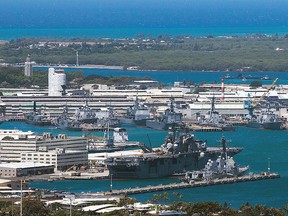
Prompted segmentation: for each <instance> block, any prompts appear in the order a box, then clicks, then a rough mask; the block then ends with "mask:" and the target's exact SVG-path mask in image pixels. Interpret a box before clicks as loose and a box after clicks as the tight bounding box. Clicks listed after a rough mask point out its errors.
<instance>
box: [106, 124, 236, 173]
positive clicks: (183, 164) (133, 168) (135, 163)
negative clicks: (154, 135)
mask: <svg viewBox="0 0 288 216" xmlns="http://www.w3.org/2000/svg"><path fill="white" fill-rule="evenodd" d="M241 150H242V148H236V147H234V148H227V155H229V156H233V155H235V154H237V153H239V152H240V151H241ZM143 151H144V153H143V154H142V155H141V156H133V155H131V156H125V157H123V156H121V157H110V158H107V159H106V160H105V164H106V165H107V167H108V169H109V172H110V174H111V175H113V178H141V179H143V178H159V177H167V176H172V175H175V174H180V173H181V174H184V173H185V172H186V171H189V170H201V169H203V168H204V167H205V165H206V163H207V161H208V160H209V159H211V160H216V159H217V158H218V156H219V155H221V153H222V147H207V143H206V141H202V140H197V139H196V138H195V137H194V135H193V134H189V133H188V132H187V129H185V127H184V126H179V125H178V126H177V127H172V128H171V129H170V130H169V132H168V136H167V137H166V139H165V142H164V144H163V145H161V148H160V149H158V150H154V149H151V148H148V147H146V148H143Z"/></svg>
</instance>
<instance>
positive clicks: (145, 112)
mask: <svg viewBox="0 0 288 216" xmlns="http://www.w3.org/2000/svg"><path fill="white" fill-rule="evenodd" d="M150 119H152V117H151V114H150V111H149V109H148V108H147V107H146V106H145V105H144V104H143V103H142V102H140V101H139V99H138V97H136V100H135V101H134V105H133V106H131V107H129V108H128V109H127V113H126V116H124V117H123V118H120V123H121V124H127V125H137V126H146V121H147V120H150Z"/></svg>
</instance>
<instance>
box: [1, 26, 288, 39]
mask: <svg viewBox="0 0 288 216" xmlns="http://www.w3.org/2000/svg"><path fill="white" fill-rule="evenodd" d="M258 33H259V34H268V35H275V34H278V35H285V34H287V33H288V26H263V27H242V26H240V27H234V26H232V27H222V26H220V27H171V28H168V27H161V28H159V27H149V28H148V27H121V28H120V27H119V28H107V27H101V28H48V27H43V28H34V27H33V28H21V27H20V28H15V27H13V28H7V27H5V28H0V39H1V40H11V39H17V38H23V37H44V38H61V37H62V38H84V37H88V38H133V37H136V36H138V35H145V36H148V35H151V36H153V37H158V36H159V35H165V34H167V35H169V36H170V37H175V36H178V35H190V36H193V37H200V36H207V35H214V36H233V35H240V36H246V35H250V34H258Z"/></svg>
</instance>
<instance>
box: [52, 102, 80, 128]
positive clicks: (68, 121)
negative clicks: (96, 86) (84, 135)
mask: <svg viewBox="0 0 288 216" xmlns="http://www.w3.org/2000/svg"><path fill="white" fill-rule="evenodd" d="M53 124H54V125H55V126H56V128H57V129H62V130H71V131H81V130H82V128H81V127H80V123H79V122H78V121H76V120H75V119H72V118H69V115H68V107H67V106H66V105H65V106H64V108H63V112H62V113H61V115H60V116H59V117H57V118H56V119H55V120H54V121H53Z"/></svg>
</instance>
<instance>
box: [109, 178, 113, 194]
mask: <svg viewBox="0 0 288 216" xmlns="http://www.w3.org/2000/svg"><path fill="white" fill-rule="evenodd" d="M112 176H113V174H110V192H112V186H113V184H112Z"/></svg>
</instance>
